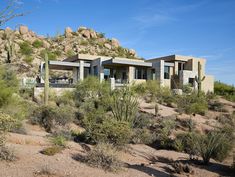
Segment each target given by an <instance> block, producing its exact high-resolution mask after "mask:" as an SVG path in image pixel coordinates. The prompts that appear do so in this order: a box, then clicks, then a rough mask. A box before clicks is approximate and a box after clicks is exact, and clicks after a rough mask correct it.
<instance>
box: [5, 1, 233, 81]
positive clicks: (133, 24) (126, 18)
mask: <svg viewBox="0 0 235 177" xmlns="http://www.w3.org/2000/svg"><path fill="white" fill-rule="evenodd" d="M4 2H6V0H3V2H0V7H1V6H2V5H3V3H4ZM21 2H22V7H21V9H22V10H23V11H25V12H28V11H30V13H29V14H28V15H26V16H25V17H22V18H17V19H14V20H12V21H10V22H9V23H8V24H7V25H5V26H3V27H6V26H10V27H11V28H15V27H16V26H18V25H19V24H24V25H27V26H29V28H30V29H32V30H33V31H35V32H37V33H38V34H43V35H46V34H49V35H55V34H56V33H63V32H64V28H65V27H66V26H70V27H72V29H73V30H76V29H77V28H78V27H79V26H87V27H90V28H93V29H95V30H96V31H99V32H104V33H105V34H106V36H107V37H109V38H112V37H115V38H117V39H119V41H120V42H121V44H122V45H123V46H124V47H128V48H133V49H135V50H136V51H137V52H138V54H139V56H141V57H144V58H146V59H148V58H153V57H159V56H164V55H170V54H179V55H192V56H196V57H205V58H206V59H207V73H208V74H213V75H214V76H215V77H216V79H217V80H221V81H223V82H226V83H230V84H235V52H234V51H235V0H118V1H114V0H113V1H112V0H97V1H95V0H90V1H88V0H21Z"/></svg>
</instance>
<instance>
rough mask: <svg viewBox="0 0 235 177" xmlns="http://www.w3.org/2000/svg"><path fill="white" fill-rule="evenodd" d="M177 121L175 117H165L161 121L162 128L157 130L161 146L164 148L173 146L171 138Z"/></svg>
mask: <svg viewBox="0 0 235 177" xmlns="http://www.w3.org/2000/svg"><path fill="white" fill-rule="evenodd" d="M175 126H176V122H175V120H173V119H169V118H168V119H163V120H162V121H161V122H160V129H159V130H158V131H157V140H158V141H159V142H160V147H161V148H164V149H171V148H172V146H173V145H172V143H173V141H172V139H170V138H169V136H170V135H171V133H172V131H173V130H174V129H175Z"/></svg>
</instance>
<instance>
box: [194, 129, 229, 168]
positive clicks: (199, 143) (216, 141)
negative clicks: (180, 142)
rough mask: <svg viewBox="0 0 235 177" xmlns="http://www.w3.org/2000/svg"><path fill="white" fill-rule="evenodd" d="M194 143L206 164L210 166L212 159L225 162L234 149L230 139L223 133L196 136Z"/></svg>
mask: <svg viewBox="0 0 235 177" xmlns="http://www.w3.org/2000/svg"><path fill="white" fill-rule="evenodd" d="M194 143H195V146H196V148H197V150H198V152H199V154H200V155H201V157H202V159H203V162H204V164H208V163H209V161H210V158H214V159H216V160H220V161H221V160H223V159H224V158H225V157H227V155H228V153H229V151H230V150H231V148H232V147H231V142H230V141H229V138H228V137H226V134H224V133H221V132H210V133H208V134H207V135H199V136H196V139H195V142H194Z"/></svg>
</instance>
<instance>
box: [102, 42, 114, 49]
mask: <svg viewBox="0 0 235 177" xmlns="http://www.w3.org/2000/svg"><path fill="white" fill-rule="evenodd" d="M104 46H105V47H106V48H107V49H109V50H110V49H112V46H111V45H110V44H108V43H105V44H104Z"/></svg>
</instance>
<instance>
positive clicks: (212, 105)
mask: <svg viewBox="0 0 235 177" xmlns="http://www.w3.org/2000/svg"><path fill="white" fill-rule="evenodd" d="M208 108H209V109H210V110H213V111H222V110H223V109H224V105H223V103H221V102H219V101H217V100H209V101H208Z"/></svg>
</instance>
